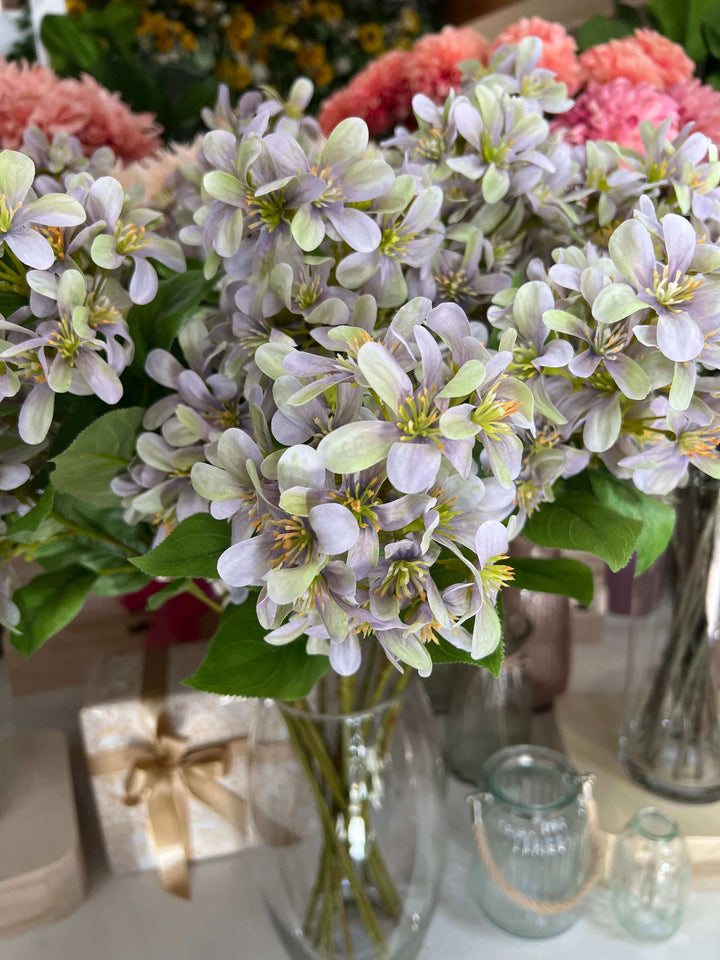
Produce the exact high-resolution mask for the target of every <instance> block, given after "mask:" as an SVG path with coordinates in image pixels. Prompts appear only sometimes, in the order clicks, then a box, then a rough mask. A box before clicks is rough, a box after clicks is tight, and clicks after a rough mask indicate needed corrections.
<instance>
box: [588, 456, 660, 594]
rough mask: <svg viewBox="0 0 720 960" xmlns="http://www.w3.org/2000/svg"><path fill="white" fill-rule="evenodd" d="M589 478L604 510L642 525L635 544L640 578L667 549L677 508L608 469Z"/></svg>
mask: <svg viewBox="0 0 720 960" xmlns="http://www.w3.org/2000/svg"><path fill="white" fill-rule="evenodd" d="M588 477H589V480H590V483H591V485H592V489H593V492H594V493H595V496H596V497H597V498H598V500H599V502H600V503H601V504H602V505H603V506H604V507H607V508H608V509H609V510H613V511H615V513H619V514H621V515H622V516H624V517H630V518H631V519H633V520H636V521H638V522H639V523H641V524H642V531H641V533H640V536H639V537H638V541H637V543H636V544H635V549H636V550H637V564H636V566H635V576H636V577H637V576H640V574H641V573H644V572H645V571H646V570H647V569H648V567H650V566H652V564H653V563H655V561H656V560H657V559H658V557H659V556H660V555H661V554H662V553H663V552H664V551H665V549H666V548H667V545H668V543H669V542H670V537H671V536H672V532H673V530H674V529H675V510H674V508H673V507H672V506H671V505H670V504H669V503H665V502H664V501H662V500H658V499H656V498H655V497H651V496H650V495H649V494H647V493H643V492H642V490H638V489H637V488H636V487H634V486H631V485H630V484H629V483H628V482H627V481H624V480H617V479H616V478H615V477H613V476H612V475H611V474H610V473H609V472H607V471H605V470H589V471H588Z"/></svg>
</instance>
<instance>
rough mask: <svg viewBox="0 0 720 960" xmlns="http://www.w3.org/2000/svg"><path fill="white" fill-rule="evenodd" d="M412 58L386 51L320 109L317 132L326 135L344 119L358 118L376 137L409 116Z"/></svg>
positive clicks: (402, 52) (399, 52) (401, 53)
mask: <svg viewBox="0 0 720 960" xmlns="http://www.w3.org/2000/svg"><path fill="white" fill-rule="evenodd" d="M411 56H412V54H411V53H410V52H409V51H406V50H390V51H389V52H388V53H384V54H383V55H382V56H381V57H378V59H377V60H374V61H373V62H372V63H370V64H368V66H367V67H366V68H365V69H364V70H362V71H361V72H360V73H358V74H357V75H356V76H355V77H353V79H352V80H351V81H350V83H349V84H348V86H347V87H345V88H344V89H343V90H339V91H338V92H337V93H335V94H333V96H332V97H329V98H328V99H327V100H326V101H325V102H324V103H323V104H322V106H321V108H320V116H319V121H320V128H321V129H322V131H323V133H325V134H326V135H327V134H329V133H330V131H331V130H333V129H334V128H335V127H336V126H337V125H338V123H340V121H341V120H344V119H345V117H361V118H362V119H363V120H364V121H365V122H366V123H367V125H368V129H369V130H370V133H371V135H372V136H374V137H377V136H380V135H381V134H383V133H387V132H388V131H389V130H392V128H393V127H394V126H395V125H396V124H398V123H404V122H406V121H407V120H408V118H409V117H410V116H411V115H412V110H411V100H412V92H411V90H410V87H409V86H408V76H407V68H408V62H409V60H410V58H411Z"/></svg>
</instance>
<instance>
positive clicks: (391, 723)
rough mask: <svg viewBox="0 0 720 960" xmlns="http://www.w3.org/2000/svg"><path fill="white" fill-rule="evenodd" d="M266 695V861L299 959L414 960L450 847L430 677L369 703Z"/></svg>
mask: <svg viewBox="0 0 720 960" xmlns="http://www.w3.org/2000/svg"><path fill="white" fill-rule="evenodd" d="M349 699H351V698H350V697H349V696H347V695H346V691H344V690H341V691H340V695H339V697H335V696H333V695H332V691H330V692H328V691H327V690H323V691H319V692H318V695H317V696H316V697H314V698H311V700H310V701H302V702H294V703H292V704H285V703H279V704H276V703H273V702H271V701H267V702H265V703H264V704H263V705H262V707H261V709H260V711H259V715H258V719H257V723H256V726H255V730H254V734H253V737H252V742H251V746H250V755H249V778H250V806H251V811H252V820H253V823H254V828H255V832H256V839H257V840H258V841H259V844H260V846H258V848H257V850H256V865H257V871H258V878H259V882H260V885H261V888H262V891H263V895H264V899H265V902H266V905H267V908H268V911H269V914H270V917H271V919H272V922H273V924H274V926H275V928H276V930H277V931H278V933H279V935H280V938H281V940H282V942H283V944H284V946H285V948H286V950H287V952H288V954H289V956H291V957H293V958H297V960H316V958H322V960H339V958H348V960H349V958H353V960H370V958H378V960H412V958H414V957H415V956H416V955H417V953H418V951H419V949H420V947H421V945H422V942H423V938H424V936H425V932H426V929H427V925H428V922H429V920H430V917H431V915H432V912H433V909H434V907H435V903H436V899H437V893H438V887H439V881H440V873H441V868H442V859H443V850H444V820H445V818H444V815H443V806H444V775H443V770H442V761H441V756H440V749H439V738H438V736H437V733H436V731H435V728H434V723H435V721H434V717H433V715H432V711H431V710H430V706H429V702H428V699H427V696H426V695H425V693H424V691H423V690H422V687H421V685H420V684H417V683H415V684H411V685H410V686H409V688H408V689H407V690H405V691H404V692H403V693H402V694H400V695H397V696H395V697H393V698H392V699H390V700H387V701H385V702H382V703H378V704H376V705H373V706H369V707H367V708H366V709H355V710H345V711H339V712H330V707H331V706H332V705H333V704H334V703H336V702H337V701H338V700H339V701H340V702H344V703H345V705H346V706H347V703H348V700H349Z"/></svg>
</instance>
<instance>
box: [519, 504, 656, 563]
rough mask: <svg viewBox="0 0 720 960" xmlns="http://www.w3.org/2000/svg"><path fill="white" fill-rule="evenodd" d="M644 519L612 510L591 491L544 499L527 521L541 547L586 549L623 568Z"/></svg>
mask: <svg viewBox="0 0 720 960" xmlns="http://www.w3.org/2000/svg"><path fill="white" fill-rule="evenodd" d="M641 532H642V523H640V522H639V521H638V520H633V519H631V518H629V517H625V516H623V515H621V514H619V513H616V512H615V511H614V510H608V509H607V507H603V506H601V505H600V503H598V500H597V498H596V497H594V496H593V495H592V494H588V493H575V492H573V491H570V492H568V493H560V494H559V495H558V497H557V499H556V500H555V501H554V503H544V504H543V505H542V506H541V507H540V509H539V510H537V511H536V512H535V513H534V514H533V515H532V516H531V517H530V518H529V520H528V522H527V523H526V524H525V527H524V529H523V533H524V535H525V536H526V537H527V539H528V540H531V541H532V542H533V543H537V544H539V545H540V546H541V547H555V548H559V549H562V550H583V551H586V552H587V553H592V554H595V556H596V557H600V558H601V559H602V560H604V561H605V562H606V563H607V565H608V566H609V567H610V569H611V570H613V571H617V570H621V569H622V568H623V567H624V566H626V565H627V563H628V562H629V560H630V557H631V556H632V554H633V551H634V550H635V546H636V544H637V541H638V539H639V537H640V534H641Z"/></svg>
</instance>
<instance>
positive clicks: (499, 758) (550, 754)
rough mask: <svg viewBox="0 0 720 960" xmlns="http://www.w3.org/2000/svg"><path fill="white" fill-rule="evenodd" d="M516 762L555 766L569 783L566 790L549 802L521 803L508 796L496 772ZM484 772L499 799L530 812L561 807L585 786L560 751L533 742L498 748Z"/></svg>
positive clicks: (570, 801)
mask: <svg viewBox="0 0 720 960" xmlns="http://www.w3.org/2000/svg"><path fill="white" fill-rule="evenodd" d="M513 761H514V763H515V765H516V766H518V767H523V766H524V767H527V768H530V767H531V766H538V765H540V764H544V765H552V766H554V767H555V769H556V770H557V771H558V773H559V774H560V775H561V776H563V777H565V778H566V781H567V785H568V786H567V790H566V791H565V792H564V793H563V795H562V796H560V797H558V798H557V799H555V800H550V801H548V802H547V803H528V802H524V801H523V802H521V801H519V800H517V799H515V798H514V797H512V796H509V795H508V794H507V793H506V792H505V791H504V790H503V789H502V787H501V786H500V785H499V783H498V782H497V774H498V773H499V771H500V768H501V767H503V766H506V765H508V764H510V763H512V762H513ZM484 774H485V781H486V783H487V785H488V788H489V790H490V792H491V793H492V794H493V796H495V798H496V799H498V800H500V801H502V803H506V804H507V805H508V806H510V807H513V808H514V809H515V810H521V811H526V812H529V813H541V812H544V811H549V810H560V809H562V808H563V807H566V806H567V805H568V804H569V803H572V802H573V800H575V799H576V798H577V797H578V795H579V794H580V790H581V787H582V777H581V776H580V774H579V773H578V771H577V770H576V769H575V767H574V766H573V765H572V764H571V763H570V761H569V760H568V759H567V757H565V756H563V754H561V753H558V751H557V750H551V749H550V748H549V747H538V746H535V745H530V744H520V745H518V746H514V747H504V748H503V749H502V750H498V751H497V752H496V753H494V754H493V755H492V756H491V757H490V758H489V759H488V760H487V761H486V762H485V767H484Z"/></svg>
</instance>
